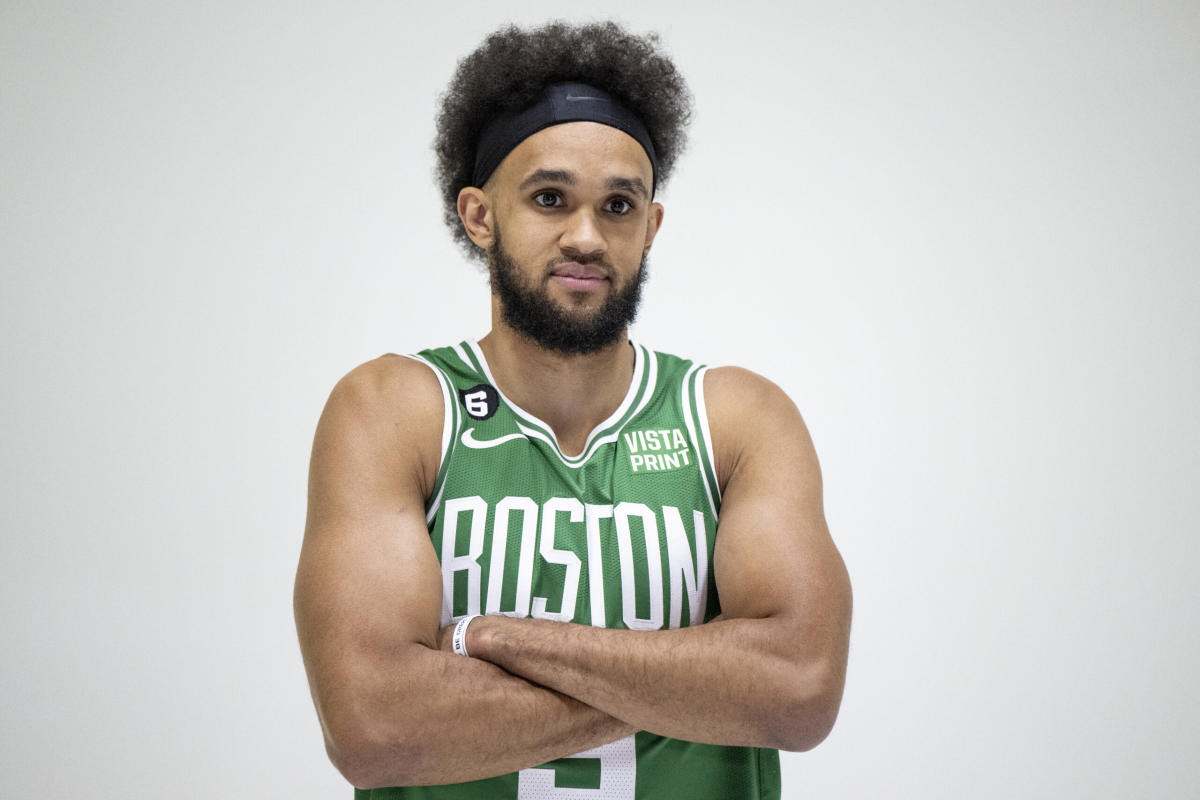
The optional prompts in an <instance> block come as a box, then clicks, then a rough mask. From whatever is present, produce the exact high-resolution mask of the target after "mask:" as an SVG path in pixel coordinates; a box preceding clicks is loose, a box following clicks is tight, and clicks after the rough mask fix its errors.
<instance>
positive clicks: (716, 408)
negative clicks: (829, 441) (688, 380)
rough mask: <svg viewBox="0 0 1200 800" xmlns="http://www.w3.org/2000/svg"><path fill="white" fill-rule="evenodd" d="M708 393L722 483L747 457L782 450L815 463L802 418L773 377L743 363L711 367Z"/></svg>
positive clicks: (749, 459) (774, 454) (775, 454)
mask: <svg viewBox="0 0 1200 800" xmlns="http://www.w3.org/2000/svg"><path fill="white" fill-rule="evenodd" d="M704 397H705V404H706V406H707V411H708V424H709V429H710V431H711V433H712V444H713V457H714V459H715V461H716V468H717V479H718V481H719V483H720V484H721V486H722V488H724V486H725V484H726V483H727V482H728V480H729V478H730V477H731V476H732V475H733V474H734V473H736V472H738V471H739V470H740V469H743V468H744V467H746V466H747V464H748V463H749V462H752V461H756V460H758V461H761V460H766V459H778V458H780V457H781V455H782V454H783V453H786V455H787V457H788V460H793V459H796V458H799V459H801V460H802V461H805V462H807V461H811V462H812V465H813V466H814V467H815V465H816V453H815V452H814V451H813V448H812V441H811V439H810V437H809V434H808V429H807V427H806V426H805V424H804V419H803V418H802V417H801V415H800V411H799V409H797V408H796V404H795V403H793V402H792V399H791V398H790V397H788V395H787V393H786V392H784V391H783V389H781V388H779V386H778V385H777V384H775V383H774V382H773V381H771V380H769V379H767V378H765V377H763V376H762V375H759V374H758V373H756V372H752V371H750V370H748V369H744V368H742V367H713V368H711V369H709V370H708V371H707V372H706V374H705V376H704Z"/></svg>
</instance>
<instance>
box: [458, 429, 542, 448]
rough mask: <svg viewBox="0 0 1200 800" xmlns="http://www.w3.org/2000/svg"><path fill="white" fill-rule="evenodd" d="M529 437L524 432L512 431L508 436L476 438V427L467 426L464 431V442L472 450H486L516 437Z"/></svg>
mask: <svg viewBox="0 0 1200 800" xmlns="http://www.w3.org/2000/svg"><path fill="white" fill-rule="evenodd" d="M527 438H528V437H527V436H526V435H525V434H523V433H510V434H508V435H506V436H499V437H497V438H495V439H476V438H475V429H474V428H467V429H466V430H465V431H463V435H462V443H463V444H465V445H466V446H467V447H470V448H471V449H472V450H486V449H487V448H489V447H496V446H498V445H502V444H504V443H505V442H511V441H513V440H515V439H527Z"/></svg>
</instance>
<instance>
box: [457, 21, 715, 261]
mask: <svg viewBox="0 0 1200 800" xmlns="http://www.w3.org/2000/svg"><path fill="white" fill-rule="evenodd" d="M563 81H578V82H580V83H586V84H590V85H592V86H596V87H597V88H600V89H603V90H605V91H606V92H608V93H609V94H612V95H614V96H616V97H617V98H619V99H620V100H621V102H622V103H624V104H625V105H626V106H627V107H628V108H629V110H630V111H632V112H633V113H634V114H635V115H636V116H637V117H638V118H639V119H640V120H641V121H642V124H643V125H645V126H646V130H647V131H649V133H650V139H651V141H652V142H653V143H654V151H655V154H656V155H657V157H658V171H657V172H656V174H655V184H656V186H657V187H659V188H661V187H662V185H663V184H664V183H665V182H666V180H667V179H668V178H669V177H670V174H671V170H672V168H673V167H674V165H675V160H676V158H678V156H679V154H680V153H681V152H682V151H683V148H684V145H685V143H686V138H687V131H686V129H687V124H688V122H689V120H690V119H691V114H692V97H691V94H690V93H689V92H688V88H687V84H686V83H685V81H684V79H683V76H682V75H681V74H680V73H679V70H677V69H676V68H675V64H674V63H673V62H672V61H671V59H670V58H668V57H667V56H666V55H665V54H664V53H663V51H662V47H661V43H660V41H659V38H658V35H657V34H655V33H648V34H646V35H644V36H636V35H634V34H631V33H629V32H628V31H626V30H625V29H624V28H622V27H621V26H620V25H618V24H617V23H615V22H596V23H588V24H584V25H571V24H568V23H565V22H552V23H549V24H547V25H543V26H541V27H538V28H531V29H522V28H518V27H516V26H514V25H509V26H507V27H504V28H501V29H500V30H498V31H496V32H495V33H493V34H492V35H490V36H488V38H487V39H485V40H484V41H483V44H481V45H480V46H479V47H478V48H477V49H476V50H475V51H474V52H473V53H471V54H470V55H468V56H467V57H466V58H464V59H462V60H461V61H460V62H458V68H457V70H455V73H454V77H453V78H452V79H451V80H450V85H449V86H448V87H447V88H446V92H445V94H443V95H442V98H441V108H440V110H439V111H438V115H437V136H436V138H435V139H434V143H433V147H434V151H435V152H436V153H437V173H436V177H437V183H438V188H439V189H440V190H441V194H442V203H443V208H442V215H443V219H444V220H445V222H446V225H447V226H448V227H449V228H450V232H451V234H452V235H453V237H454V240H455V242H456V243H458V244H459V246H461V247H462V248H463V250H464V251H465V252H467V253H468V254H469V255H470V256H472V257H474V258H478V259H481V260H482V259H484V258H485V253H484V251H482V250H480V249H479V248H477V247H476V246H475V244H474V243H473V242H472V241H471V240H470V238H469V237H468V236H467V233H466V231H465V230H463V226H462V221H461V220H460V219H459V218H458V193H459V192H460V191H461V190H462V189H463V188H464V187H466V186H470V185H471V179H472V175H471V173H472V170H473V169H474V166H475V149H476V146H477V144H478V141H479V133H480V131H481V130H482V128H483V126H484V125H485V124H486V123H487V122H488V121H489V120H490V119H492V118H493V117H495V116H496V115H497V114H499V113H502V112H505V111H518V110H521V109H523V108H525V107H527V106H529V105H530V104H532V103H533V102H534V100H536V99H537V97H538V95H539V94H540V93H541V91H542V90H543V89H544V88H545V87H547V86H549V85H551V84H554V83H560V82H563Z"/></svg>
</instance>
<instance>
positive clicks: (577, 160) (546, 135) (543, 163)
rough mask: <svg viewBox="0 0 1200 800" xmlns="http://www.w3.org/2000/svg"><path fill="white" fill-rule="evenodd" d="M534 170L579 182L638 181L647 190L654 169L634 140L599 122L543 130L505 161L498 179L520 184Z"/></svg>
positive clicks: (518, 146) (563, 125)
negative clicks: (570, 176) (557, 173)
mask: <svg viewBox="0 0 1200 800" xmlns="http://www.w3.org/2000/svg"><path fill="white" fill-rule="evenodd" d="M535 170H564V171H568V172H573V173H575V174H577V175H579V177H580V179H581V180H584V181H587V180H589V179H596V180H607V179H609V178H612V177H623V178H641V179H642V181H643V183H645V185H646V186H650V185H651V183H652V181H653V178H654V169H653V167H652V166H651V165H650V157H649V156H647V155H646V151H645V150H643V149H642V146H641V145H640V144H638V142H637V140H636V139H634V138H633V137H632V136H630V135H629V134H627V133H625V132H624V131H621V130H618V129H617V128H614V127H612V126H609V125H604V124H602V123H599V122H564V123H562V124H561V125H551V126H550V127H549V128H543V129H542V130H540V131H538V132H537V133H535V134H533V135H532V136H530V137H528V138H527V139H525V140H524V141H522V142H521V143H520V144H519V145H517V146H516V147H515V148H513V150H512V152H511V153H509V154H508V155H507V156H505V157H504V161H502V162H501V163H500V167H499V168H498V169H497V170H496V173H497V176H498V177H500V178H501V180H503V181H505V182H506V183H507V182H510V181H511V182H513V183H514V184H515V183H520V182H521V181H522V180H523V179H524V177H525V176H526V175H528V174H529V173H531V172H533V171H535Z"/></svg>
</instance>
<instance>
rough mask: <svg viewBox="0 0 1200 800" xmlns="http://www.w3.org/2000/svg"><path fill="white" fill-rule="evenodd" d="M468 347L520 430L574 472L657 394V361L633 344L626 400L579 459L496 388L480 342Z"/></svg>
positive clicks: (589, 440) (591, 438)
mask: <svg viewBox="0 0 1200 800" xmlns="http://www.w3.org/2000/svg"><path fill="white" fill-rule="evenodd" d="M466 344H467V346H468V347H469V348H470V349H469V350H468V351H467V352H466V355H467V356H468V357H470V359H471V360H470V361H469V362H468V363H469V364H470V365H471V366H472V367H474V368H475V369H476V370H478V371H479V372H480V373H482V374H483V375H484V376H485V377H486V378H487V381H488V383H490V384H491V385H492V386H495V387H496V391H497V392H498V393H499V395H500V399H501V400H503V401H504V403H505V405H507V406H508V407H509V408H511V409H512V411H513V413H514V414H516V415H517V417H518V418H519V420H521V421H520V422H518V423H517V428H518V429H519V430H520V431H521V432H522V433H523V434H525V435H526V436H528V437H530V438H534V439H540V440H542V441H543V442H545V443H546V444H548V445H550V447H551V448H553V451H554V453H555V455H557V456H558V458H559V460H561V461H562V463H563V464H565V465H566V466H568V467H571V468H572V469H578V468H579V467H582V466H583V465H584V464H585V463H587V460H588V459H589V458H591V457H592V454H593V453H595V452H596V450H597V449H598V448H599V447H600V446H601V445H603V444H607V443H609V442H614V441H616V439H617V436H619V435H620V432H621V428H622V427H624V425H625V423H626V422H628V421H629V420H630V419H632V418H633V417H634V416H636V415H637V413H638V412H639V411H641V410H642V409H643V408H644V407H645V405H646V403H648V402H649V401H650V398H651V397H652V396H653V395H654V387H655V384H656V382H657V378H658V360H657V359H656V358H654V357H653V355H652V354H651V353H650V352H649V351H648V350H647V349H646V348H645V347H642V346H640V345H636V344H634V345H633V352H634V364H633V379H632V380H631V381H630V382H629V391H628V392H626V394H625V399H624V400H622V401H621V405H619V406H618V407H617V410H616V411H614V412H613V413H612V415H610V416H609V418H608V419H606V420H605V421H604V422H602V423H600V424H599V425H597V426H596V427H595V428H594V429H593V430H592V432H591V433H590V434H588V438H587V440H586V441H585V442H584V445H583V451H582V452H580V454H579V455H577V456H568V455H566V454H565V453H563V451H562V448H561V447H559V445H558V438H557V437H556V436H555V435H554V431H553V430H552V429H551V428H550V426H549V425H547V424H546V423H545V422H543V421H542V420H540V419H538V418H537V417H535V416H534V415H533V414H530V413H529V412H528V411H526V410H524V409H523V408H521V407H520V406H518V405H517V404H516V403H513V402H512V401H511V400H509V399H508V398H507V397H506V396H505V395H504V392H502V391H500V387H499V386H497V385H496V379H495V377H493V375H492V370H491V367H490V366H489V365H488V363H487V359H486V358H485V357H484V355H483V350H481V349H480V347H479V343H478V342H475V341H470V342H467V343H466ZM631 344H632V343H631ZM455 352H458V348H455ZM631 409H632V410H631Z"/></svg>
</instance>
